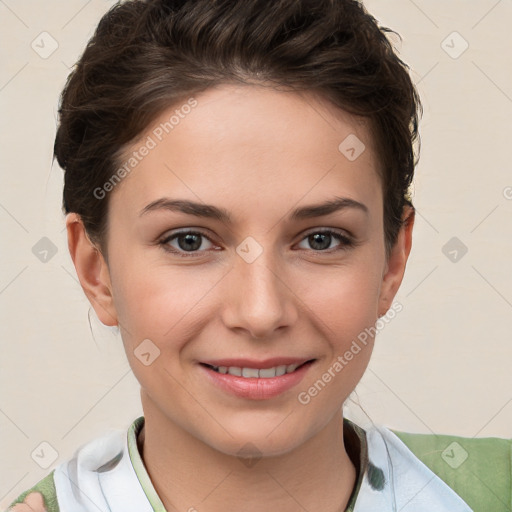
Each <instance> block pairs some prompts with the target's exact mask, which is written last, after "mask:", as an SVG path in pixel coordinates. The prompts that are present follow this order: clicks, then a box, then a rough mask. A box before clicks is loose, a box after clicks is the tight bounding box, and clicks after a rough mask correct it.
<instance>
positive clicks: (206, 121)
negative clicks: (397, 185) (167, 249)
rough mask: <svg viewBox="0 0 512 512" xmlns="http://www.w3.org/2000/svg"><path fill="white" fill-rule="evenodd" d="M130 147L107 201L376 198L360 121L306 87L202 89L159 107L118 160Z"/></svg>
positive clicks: (272, 203) (370, 153) (371, 155)
mask: <svg viewBox="0 0 512 512" xmlns="http://www.w3.org/2000/svg"><path fill="white" fill-rule="evenodd" d="M144 146H145V147H146V148H150V149H146V150H144V151H141V150H142V149H143V147H144ZM134 152H135V153H139V155H138V157H137V161H136V162H132V163H134V165H133V167H131V166H125V167H126V168H127V169H128V168H129V167H130V169H129V172H128V173H125V174H126V177H125V178H123V180H122V182H121V183H120V184H119V185H118V186H117V187H116V189H115V190H114V193H113V196H112V197H111V198H110V199H111V201H112V203H114V205H115V204H123V205H127V204H131V205H134V206H137V207H140V208H139V209H141V208H143V207H144V206H145V205H146V204H147V203H149V202H150V201H152V200H155V199H158V197H161V196H173V197H176V196H178V197H180V198H188V199H193V200H195V201H197V200H204V201H205V202H208V203H212V202H216V203H219V202H220V203H224V204H231V205H233V206H234V207H235V206H236V205H238V206H245V208H246V209H250V206H251V205H253V206H255V207H257V206H258V205H259V206H260V207H262V206H264V205H265V206H268V207H269V208H274V207H276V206H279V204H281V202H282V203H283V204H284V202H295V203H296V202H297V201H299V200H301V198H304V200H305V201H306V196H307V198H308V199H311V200H312V201H313V200H314V199H318V198H322V199H325V198H326V194H329V193H331V195H340V194H342V193H344V195H345V196H349V197H350V196H352V198H353V199H356V200H362V201H363V202H364V201H366V202H371V203H375V202H376V201H377V204H378V202H379V201H381V184H380V178H379V175H378V172H377V162H376V159H375V152H374V144H373V140H372V139H371V137H370V131H369V128H368V125H367V124H366V123H365V122H363V121H362V120H361V119H360V118H357V117H355V116H352V115H350V114H348V113H347V112H344V111H341V110H339V109H335V107H334V106H333V105H331V104H330V103H328V102H327V101H325V100H322V99H321V98H320V97H318V96H316V95H314V94H312V93H309V92H307V93H297V92H285V91H277V90H275V89H274V88H271V87H263V86H254V85H238V84H224V85H222V86H218V87H215V88H212V89H208V90H206V91H204V92H203V93H201V94H198V95H196V96H194V98H188V99H185V100H183V101H182V102H181V103H177V104H175V105H173V106H172V107H170V108H168V109H166V110H165V111H163V112H161V114H160V115H159V116H158V117H157V118H156V119H155V120H154V121H153V122H152V123H151V125H150V126H149V127H148V128H147V129H146V130H145V131H144V133H143V134H141V137H140V138H139V139H138V140H137V141H136V142H135V143H133V144H131V145H130V147H129V148H127V149H126V150H125V152H124V154H123V155H122V156H121V158H120V162H119V164H120V165H123V164H126V163H127V162H128V161H129V160H130V159H131V160H133V159H134V158H135V157H134V156H133V155H134ZM142 152H143V153H144V156H141V155H140V153H142ZM306 202H307V201H306ZM309 202H311V201H309Z"/></svg>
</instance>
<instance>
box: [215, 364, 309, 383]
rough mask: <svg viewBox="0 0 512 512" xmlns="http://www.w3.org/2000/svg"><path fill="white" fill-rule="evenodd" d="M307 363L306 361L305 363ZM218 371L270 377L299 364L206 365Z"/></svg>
mask: <svg viewBox="0 0 512 512" xmlns="http://www.w3.org/2000/svg"><path fill="white" fill-rule="evenodd" d="M303 364H306V363H303ZM206 366H209V367H210V368H212V369H213V370H214V371H216V372H218V373H224V374H226V373H227V374H229V375H235V376H237V377H245V378H246V379H248V378H255V379H270V378H272V377H280V376H281V375H284V374H285V373H292V372H294V371H295V370H296V369H297V368H298V367H299V366H302V365H299V364H289V365H285V364H283V365H279V366H274V367H272V368H240V367H238V366H213V365H206Z"/></svg>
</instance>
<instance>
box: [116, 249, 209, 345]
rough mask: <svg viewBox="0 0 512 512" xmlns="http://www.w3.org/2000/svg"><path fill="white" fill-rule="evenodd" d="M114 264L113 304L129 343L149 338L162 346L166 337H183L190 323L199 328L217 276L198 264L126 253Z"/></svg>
mask: <svg viewBox="0 0 512 512" xmlns="http://www.w3.org/2000/svg"><path fill="white" fill-rule="evenodd" d="M118 261H119V263H120V260H118ZM115 268H116V274H115V275H113V276H112V286H113V290H114V302H115V307H116V311H117V314H118V318H119V322H120V324H121V325H122V326H123V327H124V329H125V331H127V336H128V339H130V340H131V341H130V343H132V344H133V343H135V344H136V343H137V342H140V340H142V339H145V338H149V339H153V340H155V343H157V344H159V345H162V346H164V344H165V340H166V339H167V340H169V339H174V340H179V339H186V338H187V337H188V336H189V335H191V334H192V333H189V334H187V331H188V330H190V328H191V326H192V324H193V328H194V329H197V328H199V326H200V319H201V318H204V308H206V307H207V305H208V299H207V297H208V293H209V291H210V290H211V289H212V288H213V287H214V286H215V284H216V283H217V282H218V280H219V276H217V274H216V275H215V276H212V275H209V274H208V273H207V272H200V271H199V270H198V267H193V266H190V267H188V268H184V267H182V268H178V267H177V266H171V265H162V264H159V265H151V264H148V261H142V260H137V259H136V258H128V257H125V258H124V261H123V262H122V263H120V264H118V265H117V266H115ZM198 309H200V310H201V311H202V313H201V315H198V314H197V311H198ZM178 333H179V336H178Z"/></svg>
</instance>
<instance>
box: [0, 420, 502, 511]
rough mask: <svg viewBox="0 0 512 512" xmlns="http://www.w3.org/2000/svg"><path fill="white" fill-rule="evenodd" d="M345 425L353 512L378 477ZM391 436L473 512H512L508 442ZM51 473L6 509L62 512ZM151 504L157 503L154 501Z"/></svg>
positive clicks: (136, 462) (356, 430) (360, 437)
mask: <svg viewBox="0 0 512 512" xmlns="http://www.w3.org/2000/svg"><path fill="white" fill-rule="evenodd" d="M142 419H143V418H142V417H141V418H138V419H137V420H136V421H135V422H134V423H133V424H132V426H131V427H130V430H129V445H130V452H131V455H130V456H131V458H132V463H133V466H134V469H135V471H136V473H137V475H138V476H139V480H140V481H141V485H142V486H143V488H144V491H145V492H146V494H147V495H148V499H149V501H150V502H151V503H153V500H152V499H151V496H152V493H153V492H154V489H153V487H152V485H151V483H150V482H146V481H145V479H144V478H143V476H144V475H142V471H140V467H141V464H143V463H142V460H141V458H140V456H139V453H138V450H137V448H136V435H137V433H138V426H139V425H141V424H142V423H141V421H140V420H142ZM344 425H345V427H346V428H345V429H344V432H345V434H344V437H345V445H346V446H347V453H348V455H349V457H350V458H351V460H352V461H353V462H354V465H355V466H356V470H357V472H358V476H357V480H356V484H355V486H354V491H353V493H352V496H351V497H350V500H349V503H348V505H347V508H346V512H352V510H353V509H354V507H355V504H356V501H357V496H358V492H359V489H360V487H361V482H362V478H363V475H364V473H365V472H368V477H369V478H370V480H372V479H374V480H375V479H377V480H378V473H372V471H371V469H372V467H373V466H372V465H371V464H368V460H367V457H368V446H367V443H366V435H365V431H364V430H363V429H362V428H361V427H359V426H358V425H356V424H355V423H353V422H352V421H350V420H348V419H347V418H344ZM390 430H391V432H393V433H394V434H395V435H396V436H397V437H398V438H399V439H400V440H401V441H402V442H403V443H404V444H405V445H406V446H407V447H408V448H409V450H411V452H412V453H413V454H414V455H415V456H416V457H417V458H418V459H419V460H421V461H422V462H423V464H425V465H426V466H427V467H428V468H429V469H430V470H431V471H432V472H433V473H434V474H436V475H437V476H438V477H439V478H440V479H441V480H443V481H444V482H445V483H446V484H448V486H450V487H451V488H452V489H453V490H454V491H455V492H456V493H457V494H458V495H459V496H460V497H461V498H462V499H463V500H464V501H465V502H466V503H467V504H468V505H469V506H470V507H471V508H472V509H473V510H474V511H475V512H512V439H500V438H493V437H487V438H469V437H460V436H451V435H435V434H416V433H407V432H400V431H396V430H392V429H390ZM357 445H359V446H357ZM54 472H55V471H52V472H51V473H50V474H48V475H47V476H46V477H45V478H43V479H42V480H40V481H39V482H38V483H37V484H36V485H34V486H33V487H31V488H30V489H28V490H27V491H25V492H23V493H22V494H21V495H20V496H18V498H17V499H16V500H15V501H14V502H13V503H11V505H10V507H12V506H13V505H14V504H16V503H22V502H23V500H24V499H25V497H26V496H27V495H28V494H30V493H31V492H40V493H41V494H42V495H43V497H44V501H45V504H46V509H47V512H60V509H59V505H58V502H57V497H56V492H55V483H54V478H53V476H54ZM377 480H375V482H372V485H373V483H375V485H378V481H377ZM154 499H155V500H157V501H160V500H159V499H158V498H157V497H156V496H155V497H154ZM10 507H9V508H10ZM6 512H8V511H6ZM62 512H72V511H62Z"/></svg>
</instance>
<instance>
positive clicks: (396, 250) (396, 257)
mask: <svg viewBox="0 0 512 512" xmlns="http://www.w3.org/2000/svg"><path fill="white" fill-rule="evenodd" d="M414 219H415V211H414V207H412V206H409V205H406V206H405V207H404V211H403V215H402V226H401V228H400V231H399V233H398V237H397V240H396V243H395V245H394V246H393V248H392V249H391V253H390V255H389V258H388V261H387V262H386V268H385V271H384V274H383V276H382V283H381V289H380V295H379V317H381V316H384V315H385V314H386V312H387V311H388V309H389V308H390V307H391V304H392V302H393V299H394V298H395V295H396V292H397V291H398V288H399V287H400V284H401V283H402V279H403V277H404V272H405V266H406V264H407V259H408V258H409V253H410V252H411V247H412V228H413V226H414Z"/></svg>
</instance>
